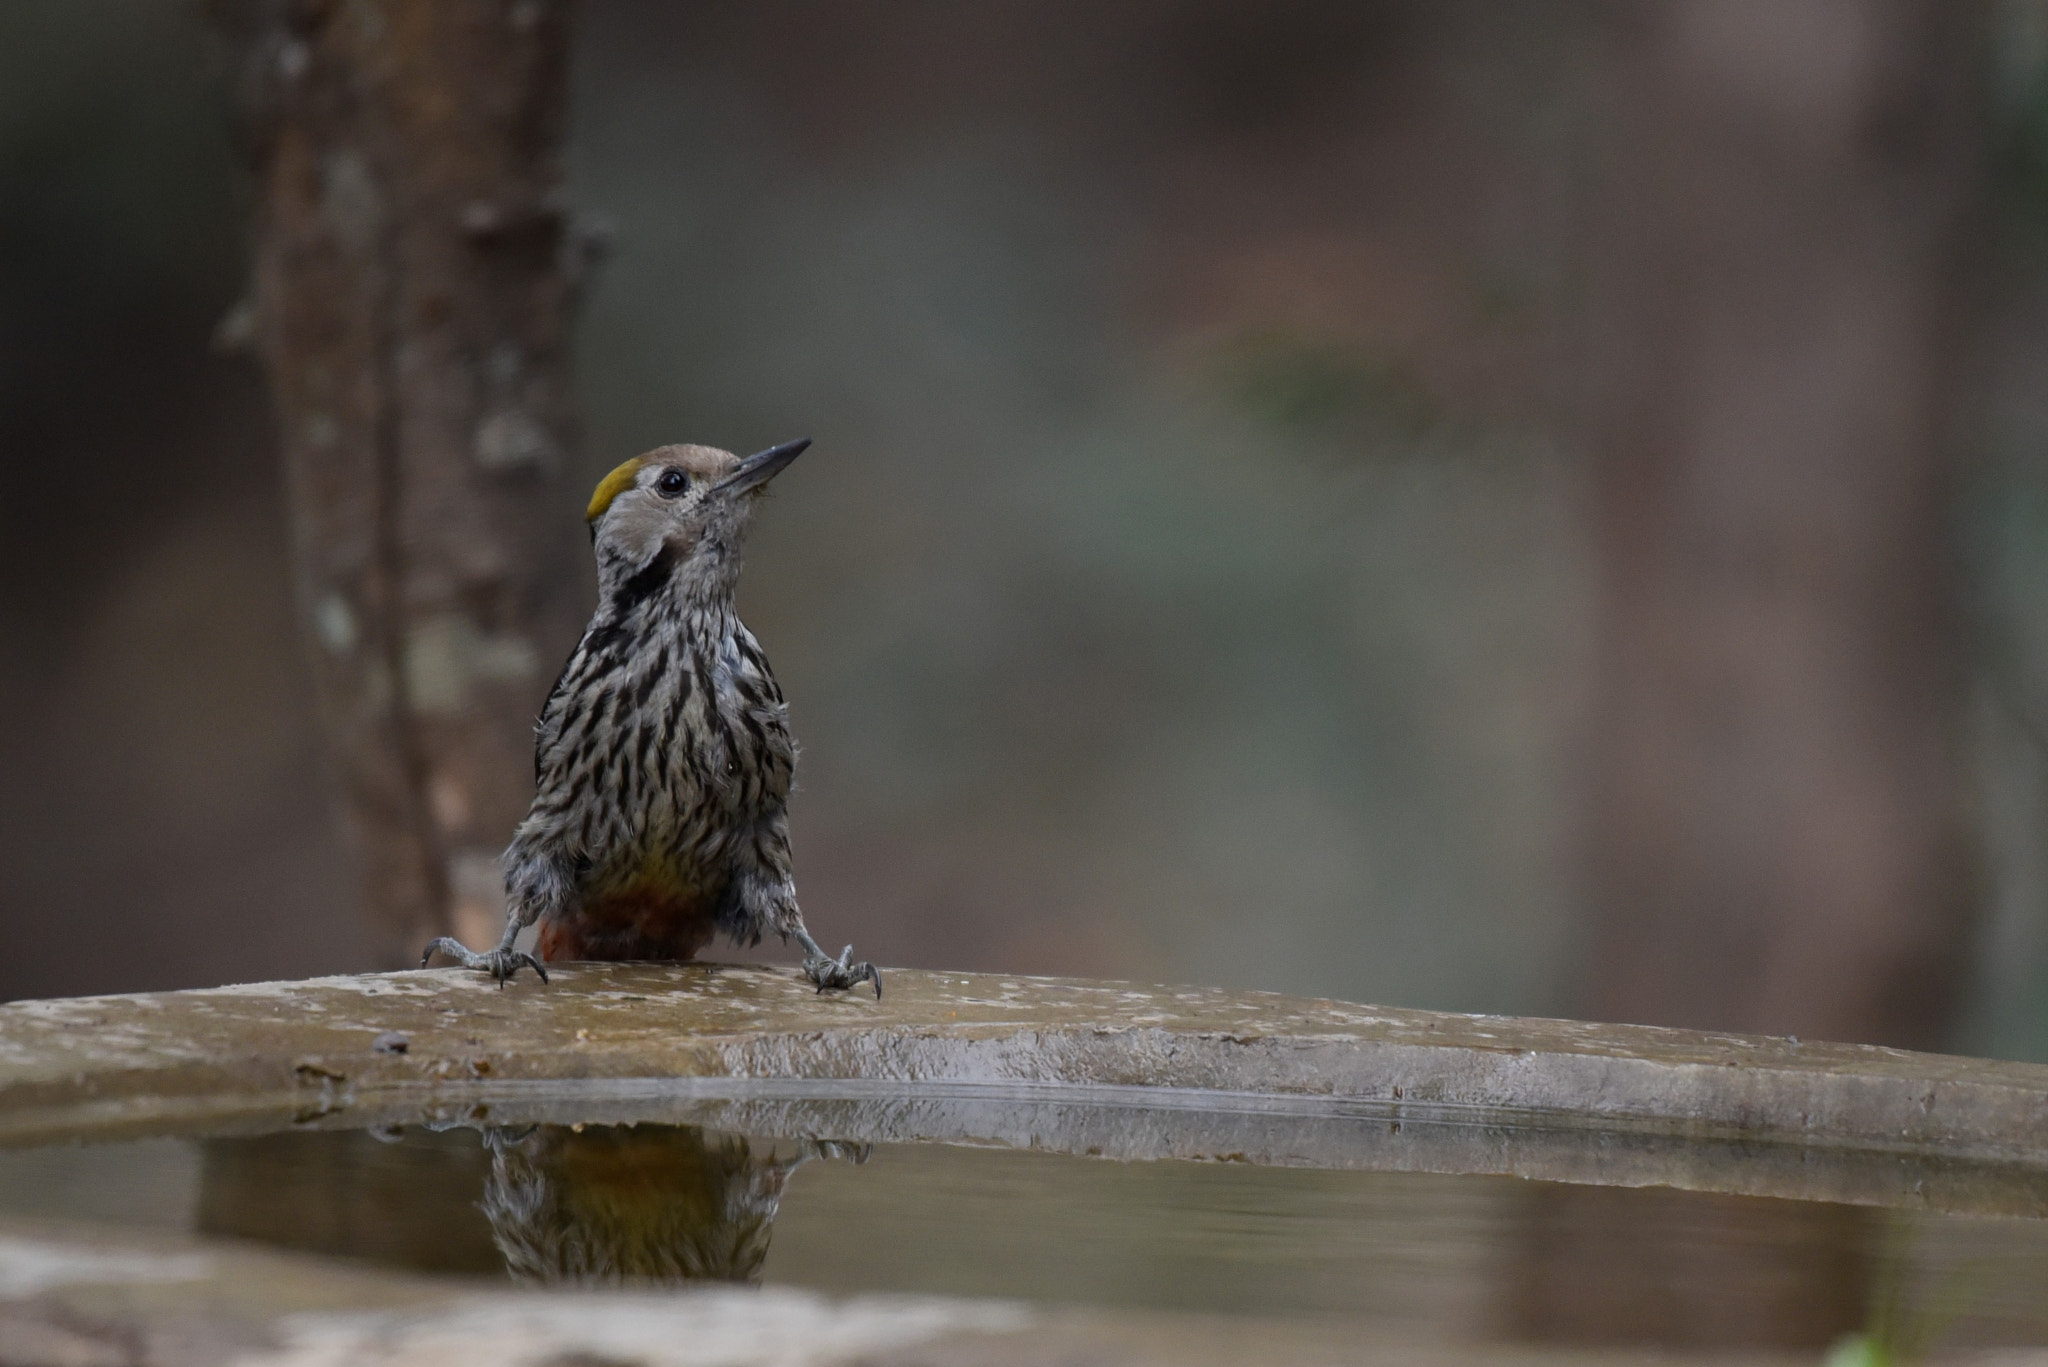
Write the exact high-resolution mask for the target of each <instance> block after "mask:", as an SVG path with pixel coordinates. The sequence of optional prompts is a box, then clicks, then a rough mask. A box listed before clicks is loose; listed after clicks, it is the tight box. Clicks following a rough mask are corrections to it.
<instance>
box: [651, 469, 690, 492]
mask: <svg viewBox="0 0 2048 1367" xmlns="http://www.w3.org/2000/svg"><path fill="white" fill-rule="evenodd" d="M654 487H655V490H656V491H657V492H658V493H660V494H661V496H662V497H663V498H674V497H675V496H676V495H677V494H680V493H681V492H683V490H685V489H687V488H689V487H690V477H689V476H688V475H686V474H684V473H683V472H682V471H681V470H678V469H676V468H675V467H674V466H673V465H671V466H670V467H669V468H668V469H666V470H663V471H662V472H661V478H659V479H657V480H655V481H654Z"/></svg>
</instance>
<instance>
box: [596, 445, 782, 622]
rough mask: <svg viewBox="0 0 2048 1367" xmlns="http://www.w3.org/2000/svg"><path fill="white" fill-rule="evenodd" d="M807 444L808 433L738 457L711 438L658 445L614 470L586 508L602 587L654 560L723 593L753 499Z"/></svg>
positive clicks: (736, 562)
mask: <svg viewBox="0 0 2048 1367" xmlns="http://www.w3.org/2000/svg"><path fill="white" fill-rule="evenodd" d="M810 444H811V443H810V439H809V438H808V437H806V438H803V439H801V440H798V441H790V442H784V443H783V444H782V445H780V446H771V447H769V448H768V449H767V450H765V451H759V452H756V453H755V454H753V455H751V456H746V457H744V458H743V457H740V456H736V455H734V454H733V453H732V452H730V451H720V450H718V449H717V448H716V447H712V446H662V447H657V448H656V449H655V450H652V451H649V452H648V453H647V454H646V455H644V456H635V457H633V459H631V460H629V461H627V462H626V463H625V464H623V465H621V466H619V467H618V468H617V469H615V470H613V471H612V472H611V473H610V474H608V475H606V476H605V477H604V478H603V479H601V480H599V481H598V485H597V489H596V491H595V492H594V493H592V494H591V496H590V508H589V511H588V512H587V513H586V514H585V516H586V517H587V518H588V520H589V522H590V540H591V544H592V546H593V547H595V549H596V552H597V571H598V580H599V583H600V585H601V587H603V588H604V589H605V591H607V592H610V591H611V589H612V588H613V587H614V585H615V584H616V583H620V582H624V581H625V580H627V579H630V578H631V577H632V576H634V575H636V574H642V573H644V572H646V571H648V570H649V569H650V568H651V567H654V566H656V563H657V562H660V566H661V567H662V568H664V569H665V570H666V571H668V572H671V573H673V574H674V575H676V576H677V577H678V578H680V579H683V580H685V581H688V582H690V583H691V584H692V586H693V587H695V588H698V589H701V590H703V591H705V592H714V593H715V592H721V591H722V592H725V593H728V594H729V593H730V592H731V591H732V582H733V580H734V579H735V578H736V577H737V576H738V573H739V550H740V542H741V539H742V538H743V537H744V536H745V534H746V530H747V522H748V520H749V518H750V517H751V516H752V515H753V509H754V504H755V502H756V501H757V500H758V498H759V496H760V494H761V492H762V490H764V489H765V488H767V486H768V481H769V480H771V479H773V478H775V476H776V475H777V474H779V473H780V472H781V471H782V470H783V469H784V468H785V467H786V466H788V464H789V463H790V462H791V461H793V460H795V459H796V458H797V457H798V456H799V455H802V454H803V450H804V448H805V447H807V446H809V445H810Z"/></svg>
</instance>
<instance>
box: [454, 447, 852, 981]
mask: <svg viewBox="0 0 2048 1367" xmlns="http://www.w3.org/2000/svg"><path fill="white" fill-rule="evenodd" d="M809 445H810V442H809V440H808V439H806V440H802V441H792V442H786V443H784V444H783V445H781V446H771V447H770V448H768V449H767V450H766V451H761V452H759V453H757V454H755V455H751V456H748V457H746V458H745V459H744V460H743V459H741V458H740V457H738V456H735V455H733V454H732V453H731V452H729V451H720V450H717V449H715V448H713V447H709V446H664V447H661V448H659V449H658V450H654V451H650V452H648V453H647V454H646V455H644V456H635V457H634V458H633V459H632V460H629V461H627V462H626V463H625V464H623V465H621V466H619V467H618V468H617V469H615V470H613V471H612V472H611V473H610V474H608V475H606V476H605V477H604V478H603V479H602V480H600V481H599V482H598V486H597V490H596V492H595V493H593V494H592V495H591V499H590V506H589V508H588V509H587V511H586V513H585V517H586V520H587V521H588V522H589V525H590V539H591V546H592V548H593V550H594V551H595V553H596V556H597V582H598V605H597V612H596V615H595V616H593V617H592V618H591V619H590V626H589V627H588V628H587V629H586V630H585V631H584V633H583V639H582V640H581V641H579V642H578V643H577V645H576V649H575V650H574V651H573V652H572V653H571V654H570V656H569V659H568V662H567V663H566V664H564V665H563V666H562V672H561V675H560V677H558V678H557V679H556V680H555V686H554V688H553V689H552V690H550V691H549V693H548V697H547V701H546V702H545V703H543V704H542V705H541V710H540V720H539V722H538V724H537V725H536V726H535V728H534V730H535V737H534V795H533V805H532V806H531V807H530V808H529V809H528V811H527V814H526V819H525V820H523V821H522V822H520V823H519V827H518V829H517V830H516V831H514V832H513V835H512V843H511V844H510V845H509V846H507V847H506V850H505V854H504V858H503V861H502V863H503V869H504V874H505V891H506V898H507V915H506V919H505V933H504V936H503V937H502V938H501V939H500V940H499V942H498V944H497V945H496V946H495V947H493V948H491V949H488V950H484V951H482V952H481V953H479V952H477V951H475V950H472V949H469V948H468V947H467V946H465V945H463V944H461V943H459V942H458V941H456V940H453V939H450V938H449V937H447V936H443V937H441V938H440V939H437V940H435V941H434V942H433V943H432V944H430V945H428V946H427V951H426V954H425V955H424V956H422V958H421V963H422V964H424V963H426V962H427V961H428V960H429V959H431V958H432V957H433V956H434V954H435V953H436V952H437V951H438V952H440V953H443V954H446V955H448V956H449V957H450V958H453V959H455V960H457V961H458V962H460V963H461V964H463V965H464V966H465V967H468V968H473V969H480V970H482V971H484V972H486V973H489V974H491V975H492V976H493V977H495V978H496V979H497V980H498V983H499V985H500V986H501V987H502V986H503V985H504V983H505V982H506V980H507V979H509V978H511V977H512V976H513V975H514V974H516V973H517V972H518V971H519V969H520V968H521V967H530V968H532V969H533V971H534V972H535V973H536V974H538V975H539V976H540V978H541V980H542V981H543V982H545V981H546V980H547V970H546V969H545V968H544V967H542V962H543V961H548V962H554V961H558V960H563V959H656V960H678V961H679V960H686V959H690V958H692V957H694V956H695V955H696V953H697V951H699V950H700V949H702V948H703V947H704V946H705V945H707V944H709V943H710V942H711V939H712V936H713V935H714V934H715V933H718V932H723V933H724V934H725V935H726V936H728V937H729V938H730V939H731V940H732V941H733V942H734V943H736V944H742V945H753V944H758V943H759V942H760V940H761V937H762V936H763V935H765V934H768V933H771V932H772V933H774V934H776V935H778V936H780V937H782V939H783V941H784V942H785V943H787V942H788V941H790V940H792V939H793V940H795V941H796V942H797V946H798V948H799V949H801V950H802V952H803V955H804V963H803V971H804V973H805V975H806V976H807V977H808V978H809V979H810V980H811V981H812V982H813V983H815V984H816V985H817V988H818V990H819V991H820V992H824V991H827V990H835V991H838V990H846V989H849V988H852V987H855V986H857V985H858V984H860V983H862V982H871V983H873V984H874V989H875V996H876V997H878V998H879V997H880V996H881V995H882V975H881V972H880V970H878V969H877V968H876V967H875V966H874V965H873V964H870V963H855V962H854V961H853V946H851V945H848V946H847V947H846V949H845V950H844V952H842V953H841V954H840V955H839V957H838V958H836V959H835V958H833V957H831V956H830V955H828V954H826V953H825V951H824V950H822V949H820V948H819V947H818V942H817V941H816V940H814V939H812V938H811V934H810V931H809V930H807V929H806V928H805V926H804V918H803V914H802V913H801V912H800V911H799V910H798V909H797V901H796V881H795V878H794V876H793V874H792V872H791V866H790V853H789V813H788V802H789V787H790V779H791V776H792V773H793V772H794V769H795V766H796V743H795V742H794V741H793V740H792V739H791V738H790V734H789V709H788V706H787V705H786V704H785V703H784V701H783V698H782V690H781V688H780V687H778V686H777V684H776V682H775V675H774V673H773V672H772V671H771V670H770V669H769V668H768V659H767V657H766V656H765V655H763V654H762V653H761V646H760V643H759V642H758V641H756V640H755V639H754V634H753V633H752V632H751V631H748V630H747V628H746V625H745V624H744V623H742V622H741V621H740V619H739V614H738V612H737V611H736V610H735V609H734V607H733V591H734V589H735V587H736V585H737V584H738V582H739V574H740V546H741V543H742V541H743V540H744V538H745V535H746V530H747V525H748V523H749V522H750V521H751V519H752V517H753V512H754V508H755V505H756V504H757V503H758V501H759V499H760V496H761V494H762V491H763V490H765V489H766V488H767V485H768V481H769V480H771V479H773V478H774V477H775V476H776V475H777V474H779V473H780V472H781V471H782V470H784V469H785V468H787V467H788V465H789V463H790V462H791V461H793V460H795V459H796V458H797V456H799V455H800V454H802V453H803V450H804V448H805V447H807V446H809ZM536 921H538V922H539V924H540V930H539V933H538V935H537V937H536V939H535V942H534V948H535V949H536V950H538V951H539V957H538V958H536V957H535V956H534V955H533V954H531V953H528V952H526V951H524V950H519V949H515V948H514V947H513V943H514V941H515V940H516V939H517V938H518V936H519V932H520V931H522V930H524V929H525V928H526V927H527V926H530V925H532V924H534V923H535V922H536Z"/></svg>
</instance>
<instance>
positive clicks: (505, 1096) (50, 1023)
mask: <svg viewBox="0 0 2048 1367" xmlns="http://www.w3.org/2000/svg"><path fill="white" fill-rule="evenodd" d="M887 982H888V996H887V997H886V998H885V999H883V1000H882V1001H880V1002H877V1001H876V1000H875V999H874V998H873V997H871V996H832V997H821V996H818V995H816V994H815V993H813V992H812V991H811V990H810V987H809V985H808V984H807V983H805V982H804V981H803V980H802V979H801V978H799V977H798V976H797V975H796V974H794V973H793V972H792V971H789V970H777V969H766V968H741V967H722V966H717V965H696V964H692V965H681V966H667V965H585V966H574V967H565V968H563V969H560V970H559V971H557V972H556V974H555V981H554V983H553V984H552V985H550V986H546V987H543V986H541V985H540V984H538V983H536V982H534V981H533V980H532V979H531V978H524V979H522V980H521V981H520V982H518V983H517V984H515V985H513V986H511V987H509V988H507V989H505V990H503V991H500V990H498V989H496V988H495V987H493V986H492V985H491V984H490V983H489V982H488V981H485V980H482V979H480V978H478V977H476V976H475V975H472V974H469V973H465V972H462V971H460V970H453V969H443V970H430V971H420V972H411V973H394V974H384V975H371V976H365V977H353V978H326V979H315V980H312V981H308V982H296V983H262V984H254V985H249V986H241V987H227V988H217V989H212V990H207V991H197V992H175V993H163V994H156V995H146V996H132V997H96V998H76V999H68V1000H60V1001H33V1002H16V1003H12V1004H9V1005H5V1006H0V1142H6V1143H12V1144H21V1143H40V1142H51V1141H58V1140H65V1139H111V1138H119V1137H126V1136H133V1135H139V1134H157V1133H166V1132H210V1133H220V1132H227V1131H238V1132H251V1131H263V1130H275V1129H282V1128H287V1127H290V1126H293V1125H322V1126H333V1125H345V1126H362V1125H373V1124H404V1123H416V1122H419V1121H423V1120H424V1121H438V1122H444V1123H445V1122H458V1123H459V1122H464V1121H468V1122H472V1123H519V1122H525V1121H544V1120H556V1121H574V1120H605V1121H617V1120H668V1121H675V1122H691V1123H708V1124H715V1125H719V1126H721V1127H723V1128H728V1129H736V1130H741V1131H745V1132H750V1133H756V1134H813V1135H815V1134H826V1135H831V1136H833V1137H840V1138H848V1139H866V1140H872V1141H896V1140H937V1141H941V1142H955V1143H996V1144H1009V1145H1017V1146H1026V1147H1038V1148H1046V1149H1052V1150H1057V1151H1064V1152H1073V1153H1092V1154H1101V1155H1105V1156H1113V1157H1124V1158H1163V1157H1182V1158H1211V1159H1241V1160H1246V1161H1254V1162H1268V1163H1291V1164H1313V1165H1317V1166H1340V1167H1378V1168H1408V1169H1415V1170H1427V1171H1439V1172H1505V1173H1515V1174H1519V1175H1522V1176H1529V1177H1545V1178H1552V1179H1555V1180H1564V1181H1596V1182H1602V1183H1607V1184H1620V1185H1671V1186H1683V1187H1693V1188H1699V1189H1707V1190H1728V1191H1746V1192H1755V1193H1758V1194H1771V1195H1786V1196H1798V1197H1808V1198H1813V1199H1828V1200H1849V1201H1862V1202H1875V1203H1882V1204H1900V1205H1914V1206H1928V1207H1933V1208H1938V1209H1958V1210H1975V1211H1984V1212H2002V1213H2011V1214H2027V1215H2044V1214H2048V1066H2041V1065H2033V1064H2017V1063H1994V1062H1985V1061H1980V1060H1971V1059H1963V1058H1951V1057H1944V1056H1938V1055H1927V1054H1914V1053H1908V1052H1904V1051H1900V1050H1892V1049H1877V1048H1870V1047H1865V1046H1857V1045H1839V1044H1821V1043H1800V1042H1795V1041H1792V1040H1781V1039H1767V1038H1761V1037H1752V1036H1739V1035H1710V1034H1698V1033H1693V1032H1687V1031H1678V1030H1662V1029H1654V1028H1649V1027H1641V1026H1611V1025H1591V1024H1585V1023H1581V1022H1573V1021H1552V1020H1526V1019H1514V1018H1507V1017H1488V1016H1455V1015H1444V1014H1438V1013H1432V1012H1425V1011H1404V1010H1395V1009H1389V1008H1381V1007H1369V1006H1357V1005H1350V1004H1346V1003H1341V1002H1330V1001H1314V1000H1307V999H1303V998H1296V997H1286V996H1279V995H1274V994H1267V993H1239V992H1225V991H1220V990H1213V989H1202V988H1148V987H1138V986H1132V985H1128V984H1120V983H1094V982H1080V981H1070V980H1060V979H1038V978H1013V977H996V976H988V975H975V974H955V973H926V972H914V971H909V970H898V971H895V972H893V973H891V974H890V975H889V977H888V980H887ZM392 1035H402V1036H403V1037H404V1052H402V1053H401V1052H393V1051H392V1044H393V1041H391V1040H389V1039H386V1041H385V1046H384V1047H383V1048H381V1049H380V1048H379V1047H378V1041H379V1039H380V1037H387V1036H392Z"/></svg>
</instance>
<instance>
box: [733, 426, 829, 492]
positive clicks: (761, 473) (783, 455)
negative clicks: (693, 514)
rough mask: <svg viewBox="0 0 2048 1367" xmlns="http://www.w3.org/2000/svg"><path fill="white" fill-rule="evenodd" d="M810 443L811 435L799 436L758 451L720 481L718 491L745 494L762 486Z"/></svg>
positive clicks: (779, 472)
mask: <svg viewBox="0 0 2048 1367" xmlns="http://www.w3.org/2000/svg"><path fill="white" fill-rule="evenodd" d="M810 444H811V439H810V438H809V437H799V438H797V439H796V440H795V441H786V442H784V443H782V445H780V446H771V447H769V448H768V449H767V450H766V451H756V452H755V453H754V454H753V455H751V456H748V457H747V458H746V459H745V460H743V461H741V462H740V465H739V468H738V469H737V470H734V471H733V472H732V473H731V474H729V475H727V476H726V477H725V478H724V479H722V480H720V481H718V484H717V485H716V489H717V492H719V493H721V494H744V493H746V492H747V491H748V490H750V489H758V488H760V487H761V486H762V485H764V484H766V483H767V482H768V481H769V480H771V479H774V478H775V477H776V476H777V475H779V474H781V473H782V469H783V467H784V466H786V465H788V464H789V463H790V462H791V461H793V460H795V459H796V458H797V457H798V456H800V455H802V454H803V453H804V448H805V447H806V446H809V445H810Z"/></svg>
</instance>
